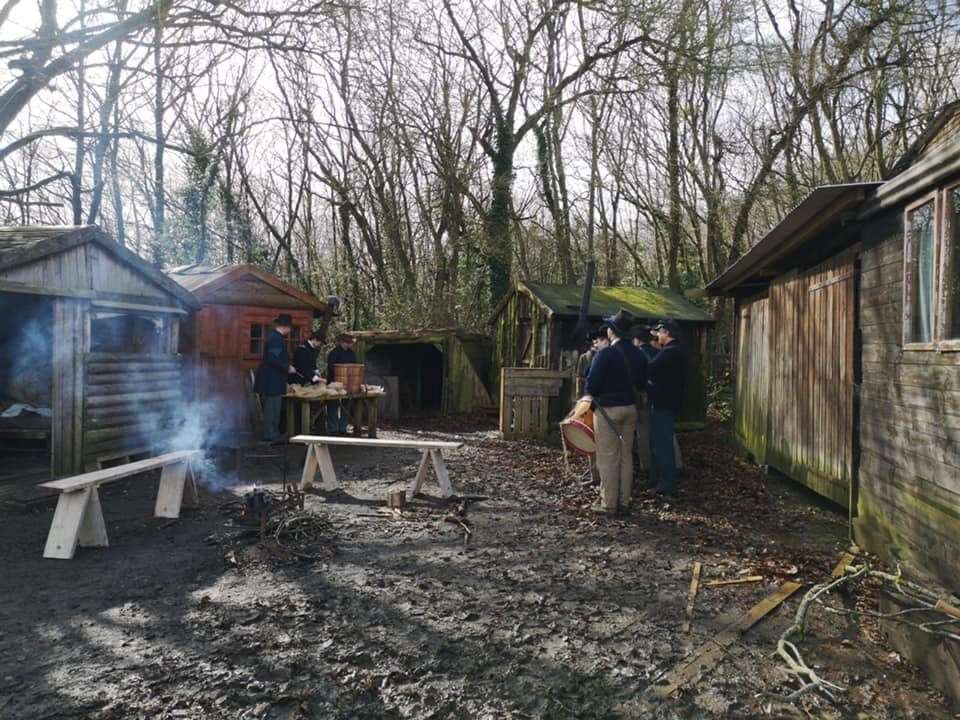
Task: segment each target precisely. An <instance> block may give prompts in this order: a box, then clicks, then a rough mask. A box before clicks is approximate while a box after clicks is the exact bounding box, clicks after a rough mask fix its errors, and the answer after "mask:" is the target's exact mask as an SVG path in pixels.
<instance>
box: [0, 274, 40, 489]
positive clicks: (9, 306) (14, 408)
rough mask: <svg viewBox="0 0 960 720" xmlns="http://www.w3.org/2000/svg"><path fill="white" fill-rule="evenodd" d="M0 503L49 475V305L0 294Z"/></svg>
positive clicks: (37, 298) (23, 296) (37, 297)
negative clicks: (28, 483)
mask: <svg viewBox="0 0 960 720" xmlns="http://www.w3.org/2000/svg"><path fill="white" fill-rule="evenodd" d="M0 338H3V342H0V499H2V498H3V497H4V496H5V495H6V494H7V491H10V492H12V490H13V484H14V483H22V482H24V481H25V478H28V479H30V480H31V481H32V480H36V481H37V482H41V481H42V480H44V479H46V478H48V477H49V475H50V448H51V442H50V438H51V428H52V422H51V415H52V413H53V301H52V299H51V298H49V297H44V296H42V295H31V294H22V293H6V292H0Z"/></svg>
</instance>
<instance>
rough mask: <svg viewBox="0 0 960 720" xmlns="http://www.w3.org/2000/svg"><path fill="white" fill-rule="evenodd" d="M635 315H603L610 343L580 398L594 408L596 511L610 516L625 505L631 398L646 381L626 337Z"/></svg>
mask: <svg viewBox="0 0 960 720" xmlns="http://www.w3.org/2000/svg"><path fill="white" fill-rule="evenodd" d="M636 322H637V319H636V318H635V317H634V316H633V315H632V314H631V313H629V312H627V311H626V310H620V311H619V312H617V314H616V315H613V316H611V317H607V318H604V321H603V324H604V326H605V328H606V332H607V337H608V338H609V340H610V347H608V348H605V349H603V350H601V351H600V352H598V353H597V356H596V357H595V358H594V359H593V362H592V363H591V364H590V373H589V375H587V395H586V399H589V400H591V401H592V403H593V406H594V407H595V408H596V415H595V416H594V428H593V429H594V434H595V436H596V443H597V468H598V469H599V471H600V504H599V506H598V508H597V509H599V510H602V511H603V512H604V513H608V514H614V513H617V512H619V511H622V510H625V509H626V508H628V507H629V506H630V498H631V492H632V489H633V436H634V433H635V432H636V428H637V402H638V399H639V397H638V396H639V394H640V393H642V392H643V389H644V387H645V386H646V382H647V361H646V358H645V357H644V356H643V353H641V352H640V350H638V349H637V348H635V347H634V346H633V345H632V344H631V342H630V338H631V337H632V334H633V328H634V325H635V324H636Z"/></svg>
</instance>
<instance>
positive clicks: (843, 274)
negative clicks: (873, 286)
mask: <svg viewBox="0 0 960 720" xmlns="http://www.w3.org/2000/svg"><path fill="white" fill-rule="evenodd" d="M854 272H855V261H854V259H853V258H852V256H850V255H849V254H848V255H846V256H841V257H836V258H831V259H830V260H828V261H826V262H824V263H821V264H820V265H818V266H817V267H816V268H814V269H813V270H812V271H810V272H808V273H805V274H803V275H800V276H792V277H791V276H785V277H783V278H780V279H778V280H776V281H775V282H773V283H772V284H771V286H770V300H769V303H770V305H769V326H770V331H769V339H770V347H769V350H768V352H769V363H770V398H769V428H770V432H769V433H768V437H767V446H766V458H767V462H768V464H770V465H773V466H774V467H776V468H777V469H778V470H780V471H781V472H784V473H786V474H787V475H788V476H790V477H792V478H793V479H795V480H797V481H798V482H801V483H803V484H805V485H807V486H808V487H809V488H811V489H812V490H814V491H816V492H818V493H820V494H821V495H824V496H825V497H828V498H830V499H831V500H833V501H834V502H836V503H838V504H840V505H844V506H847V505H848V504H849V493H850V479H851V476H852V468H853V379H854V378H853V374H854V367H853V363H854V356H853V346H854V288H855V283H856V278H855V277H854Z"/></svg>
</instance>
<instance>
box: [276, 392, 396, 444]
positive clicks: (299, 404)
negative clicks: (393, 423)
mask: <svg viewBox="0 0 960 720" xmlns="http://www.w3.org/2000/svg"><path fill="white" fill-rule="evenodd" d="M382 397H384V394H383V393H376V394H371V393H347V394H346V395H340V396H338V397H315V398H314V397H303V396H301V395H284V396H283V399H284V400H285V401H286V403H285V404H286V407H287V434H288V435H292V434H293V433H294V428H296V427H297V418H298V417H299V419H300V424H299V429H300V432H301V433H304V434H309V433H310V432H311V431H312V430H313V423H314V420H315V419H316V417H317V415H318V414H319V413H320V412H321V411H322V410H323V407H322V406H323V405H325V404H326V403H328V402H345V403H346V404H347V413H348V414H349V415H350V424H351V425H353V434H354V435H355V436H358V437H359V436H361V435H362V434H363V427H364V422H363V421H364V420H366V428H367V437H368V438H376V437H377V422H378V415H379V409H378V407H377V401H378V400H379V399H380V398H382ZM315 405H319V406H321V407H320V408H318V409H316V410H314V406H315ZM324 430H326V428H324Z"/></svg>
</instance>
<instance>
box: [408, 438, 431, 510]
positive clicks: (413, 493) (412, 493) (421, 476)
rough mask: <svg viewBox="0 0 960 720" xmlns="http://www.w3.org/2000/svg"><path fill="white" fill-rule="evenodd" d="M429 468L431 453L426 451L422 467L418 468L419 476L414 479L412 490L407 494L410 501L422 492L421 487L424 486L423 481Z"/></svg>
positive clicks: (421, 462)
mask: <svg viewBox="0 0 960 720" xmlns="http://www.w3.org/2000/svg"><path fill="white" fill-rule="evenodd" d="M429 468H430V451H429V450H424V451H423V453H422V454H421V456H420V467H419V468H417V476H416V477H415V478H414V479H413V483H412V484H411V485H410V490H409V491H408V493H407V499H408V500H413V499H414V498H415V497H416V496H417V494H418V493H419V492H420V487H421V486H422V485H423V481H424V480H425V479H426V477H427V470H428V469H429Z"/></svg>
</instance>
